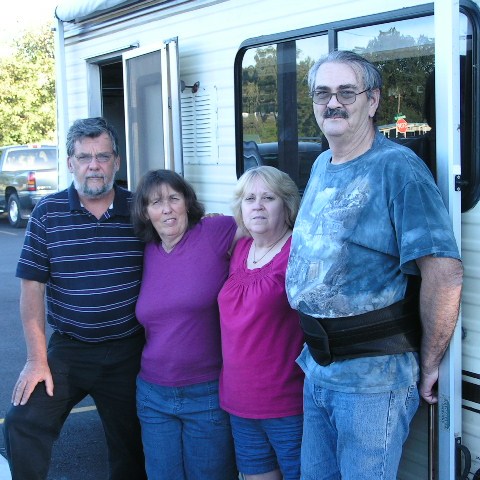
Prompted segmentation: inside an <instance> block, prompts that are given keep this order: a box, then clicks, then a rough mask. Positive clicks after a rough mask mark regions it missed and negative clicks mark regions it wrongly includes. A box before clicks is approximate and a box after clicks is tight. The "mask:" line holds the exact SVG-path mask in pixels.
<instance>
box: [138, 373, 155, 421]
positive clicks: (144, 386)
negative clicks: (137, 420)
mask: <svg viewBox="0 0 480 480" xmlns="http://www.w3.org/2000/svg"><path fill="white" fill-rule="evenodd" d="M152 388H153V385H152V384H151V383H148V382H145V381H144V380H142V379H141V378H140V377H137V394H136V401H137V412H141V411H143V410H144V409H145V408H147V404H148V402H149V400H150V396H151V393H152Z"/></svg>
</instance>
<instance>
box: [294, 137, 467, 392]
mask: <svg viewBox="0 0 480 480" xmlns="http://www.w3.org/2000/svg"><path fill="white" fill-rule="evenodd" d="M330 160H331V152H330V151H326V152H324V153H322V154H321V155H320V157H319V158H318V159H317V161H316V162H315V164H314V166H313V168H312V173H311V176H310V180H309V182H308V185H307V188H306V190H305V194H304V196H303V200H302V204H301V208H300V212H299V214H298V217H297V220H296V222H295V228H294V232H293V237H292V248H291V252H290V258H289V262H288V269H287V276H286V286H287V295H288V298H289V301H290V304H291V305H292V307H293V308H295V309H297V310H299V311H301V312H303V313H306V314H309V315H312V316H314V317H330V318H332V317H333V318H334V317H344V316H350V315H357V314H361V313H365V312H368V311H371V310H377V309H379V308H382V307H386V306H388V305H391V304H392V303H394V302H396V301H398V300H401V299H402V298H403V297H404V294H405V289H406V284H407V277H406V274H419V271H418V267H417V265H416V263H415V259H417V258H420V257H423V256H426V255H433V256H438V257H452V258H459V253H458V249H457V246H456V241H455V238H454V235H453V231H452V228H451V224H450V220H449V217H448V213H447V210H446V209H445V206H444V204H443V201H442V198H441V195H440V192H439V190H438V188H437V186H436V185H435V182H434V180H433V177H432V175H431V173H430V171H429V170H428V168H427V167H426V166H425V164H424V163H423V162H422V160H420V159H419V158H418V157H417V156H416V155H415V154H414V153H413V152H412V151H411V150H409V149H407V148H405V147H402V146H400V145H398V144H396V143H393V142H391V141H389V140H387V139H386V138H385V137H384V136H383V135H382V134H380V133H378V132H377V134H376V136H375V140H374V143H373V146H372V148H371V149H370V150H368V151H367V152H366V153H364V154H363V155H361V156H360V157H358V158H356V159H354V160H351V161H349V162H346V163H343V164H332V163H331V162H330ZM308 356H309V354H308V351H304V352H303V354H302V357H303V360H302V357H301V358H300V360H299V363H300V364H301V366H302V367H303V368H304V369H305V362H306V357H308ZM391 357H392V358H391V359H386V358H385V357H369V358H365V359H355V360H346V361H342V362H334V363H333V364H331V365H330V366H329V367H319V369H317V368H315V371H317V370H319V371H320V374H318V372H317V374H315V377H316V378H317V377H318V376H320V377H321V378H317V381H318V380H322V381H324V383H328V384H329V385H331V386H332V385H336V386H337V387H338V389H341V390H345V391H350V390H352V388H353V390H352V391H361V390H362V385H364V386H365V387H367V384H368V388H366V389H367V390H375V389H377V390H378V389H379V388H380V390H381V389H382V387H383V386H387V385H389V384H390V385H392V382H393V383H394V384H397V383H398V381H400V383H402V384H408V383H411V381H412V380H413V381H415V378H414V377H415V376H416V375H418V365H414V364H413V363H412V361H413V362H414V363H415V364H416V361H415V358H416V355H415V354H411V353H410V354H404V355H393V356H391ZM393 357H395V358H393ZM402 358H403V360H404V361H405V362H406V364H405V365H400V364H399V362H400V363H402V362H401V359H402ZM307 360H308V362H307V363H309V364H310V363H311V362H310V360H311V358H307ZM387 360H388V361H389V362H393V363H394V364H395V365H386V364H385V362H387ZM302 363H303V364H302ZM387 363H388V362H387ZM342 364H345V365H343V367H341V365H342ZM347 364H348V365H347ZM315 365H316V364H315ZM355 365H358V367H359V368H361V370H362V376H365V374H366V373H367V372H371V373H373V372H377V373H379V372H378V368H381V370H382V372H383V377H384V378H383V379H378V380H377V379H372V378H370V379H366V378H364V379H362V378H361V376H359V375H358V373H359V372H356V371H355V367H354V366H355ZM311 366H313V367H314V365H311ZM345 368H348V369H350V370H351V369H352V368H353V371H351V374H350V375H347V376H345V375H344V374H345V371H344V369H345ZM385 368H386V369H387V370H388V371H389V372H390V374H389V375H385ZM339 369H340V370H341V371H340V370H339ZM399 369H400V370H402V371H403V370H405V369H406V370H407V371H408V373H407V374H406V375H405V378H404V379H403V380H402V379H401V378H395V376H396V375H400V377H402V376H403V375H402V373H401V372H400V371H399ZM306 373H307V374H308V372H306ZM310 373H312V372H310ZM407 377H408V378H407ZM349 379H350V380H349ZM352 383H353V384H352ZM354 385H355V386H354ZM400 386H404V385H400ZM357 387H358V388H357Z"/></svg>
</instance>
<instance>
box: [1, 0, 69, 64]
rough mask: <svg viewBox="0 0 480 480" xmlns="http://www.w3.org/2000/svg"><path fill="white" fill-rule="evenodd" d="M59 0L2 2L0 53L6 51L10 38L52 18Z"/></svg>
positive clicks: (11, 0) (13, 0) (10, 0)
mask: <svg viewBox="0 0 480 480" xmlns="http://www.w3.org/2000/svg"><path fill="white" fill-rule="evenodd" d="M60 2H61V0H8V1H7V2H2V21H1V26H0V55H2V54H5V53H8V45H9V44H10V43H11V40H12V39H13V38H15V37H17V36H19V34H21V32H23V31H24V30H27V29H29V28H34V27H35V26H36V25H41V24H43V23H46V22H48V21H49V20H52V19H53V18H54V12H55V7H56V6H57V5H58V4H59V3H60Z"/></svg>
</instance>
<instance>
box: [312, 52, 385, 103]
mask: <svg viewBox="0 0 480 480" xmlns="http://www.w3.org/2000/svg"><path fill="white" fill-rule="evenodd" d="M328 62H336V63H344V64H347V65H350V66H351V67H352V68H353V69H354V70H355V73H356V74H357V75H358V76H359V77H360V78H361V79H362V81H363V88H364V89H365V90H367V92H366V93H367V97H368V98H371V97H372V93H371V92H372V90H381V89H382V75H381V74H380V71H379V70H378V69H377V67H376V66H375V65H373V63H371V62H369V61H368V60H367V59H365V58H363V57H361V56H360V55H358V54H357V53H355V52H350V51H348V50H336V51H334V52H330V53H329V54H328V55H326V56H325V57H322V58H320V59H319V60H317V61H316V62H315V63H314V64H313V66H312V67H311V68H310V71H309V72H308V88H309V90H310V93H311V94H313V92H314V90H315V80H316V77H317V72H318V69H319V68H320V67H321V66H322V65H323V64H324V63H328Z"/></svg>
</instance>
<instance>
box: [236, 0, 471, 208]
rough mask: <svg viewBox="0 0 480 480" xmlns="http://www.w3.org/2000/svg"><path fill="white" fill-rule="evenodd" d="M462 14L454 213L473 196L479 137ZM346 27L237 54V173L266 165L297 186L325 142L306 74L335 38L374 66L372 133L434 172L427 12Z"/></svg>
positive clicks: (467, 23)
mask: <svg viewBox="0 0 480 480" xmlns="http://www.w3.org/2000/svg"><path fill="white" fill-rule="evenodd" d="M469 15H473V12H471V11H470V10H468V11H467V10H466V9H465V10H462V13H461V15H460V40H461V43H460V75H461V82H460V83H461V89H460V95H461V102H460V103H461V112H460V122H461V154H462V180H463V181H464V185H463V188H462V211H466V210H468V209H470V208H472V207H473V206H474V205H475V203H476V202H477V201H478V199H479V198H480V158H479V159H477V157H478V155H477V153H476V150H477V149H476V148H475V145H477V144H478V143H480V142H479V140H478V120H476V119H477V117H478V115H477V114H476V109H477V108H480V106H479V105H477V103H478V101H477V99H476V96H475V95H474V85H475V84H476V83H475V82H476V79H475V77H476V76H477V75H478V73H477V72H476V71H475V70H474V69H473V65H474V63H475V58H473V57H474V52H473V45H475V44H476V41H475V36H476V34H477V32H476V30H475V28H474V25H476V23H475V22H474V20H475V19H474V18H473V17H472V18H470V17H469ZM384 18H385V17H384ZM351 25H352V23H350V24H349V25H348V28H347V27H346V26H342V25H341V23H339V24H338V25H335V26H333V25H329V26H328V27H329V29H330V30H328V31H327V30H321V26H320V27H318V33H316V34H314V33H311V32H310V35H311V36H310V37H307V38H305V37H304V38H297V39H292V38H294V37H292V35H291V32H289V34H288V37H289V40H288V41H285V42H278V37H279V36H278V35H276V39H275V41H276V42H278V43H266V44H264V45H260V46H259V45H258V44H254V43H251V45H256V46H254V47H253V46H252V47H250V48H247V49H246V50H244V51H243V52H242V53H243V57H242V64H241V74H239V71H238V65H237V64H236V82H237V83H236V86H237V89H239V88H241V105H236V108H237V126H239V128H240V132H239V133H240V135H238V136H237V138H238V139H239V140H240V139H241V140H243V144H242V145H238V147H239V152H243V155H242V153H240V155H239V156H238V157H237V162H238V163H237V165H238V169H237V172H238V173H239V174H241V173H242V172H243V171H244V170H245V169H247V168H249V167H251V166H254V165H259V164H267V165H273V166H275V167H278V168H280V169H282V170H284V171H286V172H287V173H288V174H289V175H290V176H291V177H292V178H293V179H294V180H295V181H296V182H297V184H298V186H299V188H300V191H301V192H302V191H303V189H304V187H305V185H306V183H307V181H308V176H309V174H310V169H311V165H312V164H313V161H314V160H315V159H316V157H317V156H318V154H319V153H320V152H321V151H322V150H324V149H325V148H327V147H328V145H327V142H326V141H325V139H323V138H322V134H321V132H320V130H319V128H318V126H317V123H316V121H315V118H314V116H313V110H312V101H311V98H310V96H309V92H308V89H307V73H308V70H309V68H310V67H311V65H313V63H314V62H315V61H316V60H317V59H318V58H320V57H321V56H323V55H325V54H327V53H328V51H329V45H330V47H331V45H332V44H333V43H336V48H337V49H339V50H352V51H355V52H356V53H359V54H360V55H362V56H364V57H365V58H367V59H369V60H370V61H372V62H373V63H374V64H375V65H376V66H377V67H378V68H379V70H380V71H381V73H382V77H383V82H384V88H383V91H382V96H381V102H380V108H379V111H378V113H377V117H376V122H377V126H378V128H379V130H380V132H382V133H383V134H384V135H385V136H386V137H388V138H390V139H391V140H393V141H395V142H399V143H402V144H404V145H406V146H408V147H409V148H411V149H412V150H414V151H415V152H416V153H417V155H419V156H420V157H421V158H422V159H423V160H424V161H425V163H426V164H427V165H428V166H429V168H430V169H431V171H432V173H433V174H434V175H435V173H436V172H435V166H436V152H435V33H434V18H433V11H432V15H426V16H420V17H417V18H410V19H407V20H396V21H393V22H384V23H381V24H375V25H369V26H362V27H358V28H351ZM327 33H329V35H328V36H327ZM301 34H302V32H301V31H299V36H300V35H301ZM328 38H330V41H331V42H332V43H331V44H329V42H328ZM333 40H334V41H333ZM240 77H241V78H240ZM239 112H241V115H240V114H239ZM242 149H243V150H242ZM477 164H478V165H477Z"/></svg>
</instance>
